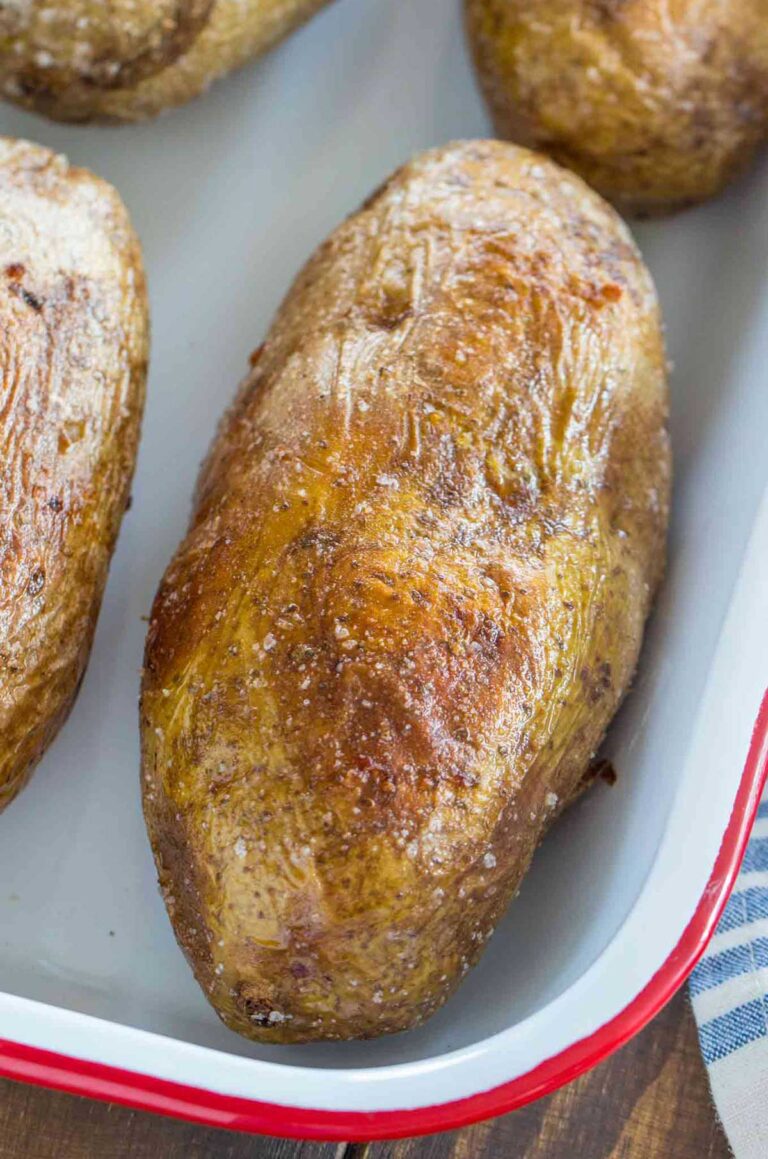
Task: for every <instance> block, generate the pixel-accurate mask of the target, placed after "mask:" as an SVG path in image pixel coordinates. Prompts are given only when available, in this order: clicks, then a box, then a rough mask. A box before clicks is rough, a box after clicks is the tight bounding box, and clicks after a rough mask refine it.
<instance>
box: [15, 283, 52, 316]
mask: <svg viewBox="0 0 768 1159" xmlns="http://www.w3.org/2000/svg"><path fill="white" fill-rule="evenodd" d="M11 293H12V294H15V295H16V297H17V298H21V300H22V302H24V304H25V305H26V306H29V308H30V310H34V311H35V313H36V314H40V313H41V312H42V309H43V306H44V305H45V303H44V302H43V300H42V299H41V298H38V297H37V296H36V295H35V294H33V293H32V292H31V291H30V290H25V289H24V287H23V286H21V285H19V283H18V282H11Z"/></svg>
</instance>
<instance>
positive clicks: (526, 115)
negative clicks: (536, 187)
mask: <svg viewBox="0 0 768 1159" xmlns="http://www.w3.org/2000/svg"><path fill="white" fill-rule="evenodd" d="M465 4H466V14H467V25H468V30H469V37H470V41H471V45H472V49H473V52H474V57H475V62H476V65H477V72H478V76H479V79H480V82H481V86H482V89H483V91H484V93H485V96H486V98H487V100H488V104H489V106H490V109H491V112H492V115H493V120H494V124H495V127H496V131H497V132H498V134H499V135H500V136H502V137H508V138H510V139H511V140H513V141H517V142H519V143H520V144H524V145H531V146H533V147H536V148H540V149H544V150H545V151H546V152H547V153H549V154H551V156H553V157H554V158H555V159H556V160H557V161H560V162H561V163H562V164H563V165H567V166H569V167H570V168H572V169H575V170H576V172H577V173H579V174H581V176H582V177H584V178H585V179H586V180H587V181H588V182H589V184H590V185H592V186H593V187H594V188H595V189H597V190H598V191H599V192H600V193H602V194H603V195H604V196H605V197H607V198H609V199H610V200H611V201H612V202H613V203H614V205H616V206H617V207H618V208H619V209H621V210H622V211H624V212H625V213H628V214H637V215H642V216H649V215H657V214H661V213H666V212H669V211H672V210H677V209H681V208H683V207H685V206H687V205H691V204H693V203H695V202H698V201H702V200H703V199H705V198H707V197H711V196H712V195H713V194H715V193H717V192H718V191H719V190H720V189H722V188H723V186H724V185H725V184H726V183H727V182H728V181H730V180H731V178H732V177H734V176H735V175H736V174H738V173H739V172H740V170H742V169H743V168H744V167H745V166H746V164H747V163H748V162H749V160H750V159H751V157H752V156H753V154H754V152H755V150H756V149H757V147H758V146H759V145H760V144H761V142H763V141H764V140H765V138H766V136H768V5H766V0H536V2H535V3H530V0H465Z"/></svg>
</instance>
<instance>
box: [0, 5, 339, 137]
mask: <svg viewBox="0 0 768 1159" xmlns="http://www.w3.org/2000/svg"><path fill="white" fill-rule="evenodd" d="M325 3H327V0H29V2H27V3H24V4H22V5H12V4H0V93H2V95H3V96H4V97H5V98H6V99H8V100H11V101H13V102H14V103H16V104H19V105H22V106H23V107H24V108H28V109H34V110H36V111H37V112H40V113H45V114H46V115H47V116H49V117H52V118H53V119H54V120H60V121H112V122H115V121H138V120H142V119H143V118H145V117H152V116H155V114H157V113H159V112H161V111H162V110H163V109H167V108H172V107H174V106H176V105H181V104H184V103H185V102H186V101H188V100H191V98H192V97H195V96H197V95H198V94H199V93H201V92H203V91H204V90H205V89H206V88H208V86H209V85H210V84H211V83H212V82H213V81H214V80H216V79H217V78H218V77H220V76H223V75H224V74H225V73H227V72H230V71H231V70H232V69H235V68H239V67H240V66H241V65H243V64H245V63H246V61H249V60H251V59H252V58H253V57H255V56H258V55H259V54H260V53H262V52H264V51H266V49H268V48H271V47H272V45H273V44H275V43H276V42H277V41H278V40H280V39H282V37H284V36H286V35H287V34H288V33H289V32H291V31H292V30H293V29H294V28H296V27H297V25H299V24H301V23H302V22H303V21H304V20H307V19H308V18H309V17H310V16H311V15H312V14H313V13H314V12H316V11H317V10H318V9H319V8H321V7H322V6H323V4H325Z"/></svg>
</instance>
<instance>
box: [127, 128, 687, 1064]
mask: <svg viewBox="0 0 768 1159" xmlns="http://www.w3.org/2000/svg"><path fill="white" fill-rule="evenodd" d="M666 406H667V402H666V377H665V360H664V351H663V347H662V338H661V334H660V327H659V317H658V311H657V304H656V298H655V294H654V290H653V286H652V283H651V280H650V277H649V275H648V273H647V271H646V269H645V267H644V266H643V264H642V262H641V260H640V257H639V255H638V253H637V251H636V249H635V247H634V245H633V243H632V241H631V239H630V236H629V234H628V232H627V230H626V228H625V227H624V226H623V225H622V223H621V222H620V220H619V219H618V217H617V216H616V215H615V214H614V212H613V211H612V210H611V209H610V208H609V207H608V206H607V205H605V204H604V203H603V202H602V201H601V200H600V198H598V197H597V196H596V195H595V194H594V193H592V192H591V191H590V190H588V189H587V187H586V186H585V185H584V184H583V183H582V182H581V181H580V180H579V179H578V178H577V177H575V176H573V175H572V174H569V173H566V172H565V171H563V170H561V169H559V168H558V167H557V166H555V165H554V164H553V163H552V162H550V161H548V160H547V159H545V158H543V157H541V156H538V155H536V154H533V153H530V152H528V151H526V150H522V149H519V148H517V147H515V146H512V145H507V144H503V143H500V142H494V141H484V142H468V143H463V144H456V145H452V146H449V147H446V148H443V149H439V150H436V151H433V152H429V153H426V154H424V155H423V156H422V157H420V158H417V159H416V160H415V161H413V162H412V163H411V164H409V165H407V166H406V167H405V168H404V169H402V170H400V171H399V172H397V173H396V174H395V175H394V176H393V177H392V178H391V180H390V181H389V182H388V183H387V184H386V185H385V186H384V187H383V189H382V190H381V191H380V192H378V193H377V194H376V195H374V197H373V198H372V199H371V200H370V201H369V202H368V203H367V204H366V205H365V206H364V207H363V209H362V210H361V211H360V212H359V213H358V214H357V215H355V216H354V217H352V218H350V219H349V220H348V221H347V222H345V223H344V224H343V225H342V226H341V227H340V228H339V229H338V230H337V231H336V232H335V233H334V234H333V235H332V236H331V237H330V238H329V239H328V240H327V241H326V242H325V243H324V244H323V245H322V246H320V248H319V249H318V250H317V252H316V253H315V254H314V256H313V257H312V258H311V259H310V261H309V262H308V264H307V265H306V266H305V268H304V270H303V271H302V272H301V274H300V275H299V277H298V279H297V281H296V282H295V284H294V286H293V288H292V289H291V291H290V293H289V294H288V297H287V298H286V300H285V302H284V303H283V305H282V308H281V309H280V311H279V313H278V315H277V318H276V320H275V322H274V325H273V326H272V329H271V330H270V333H269V335H268V337H267V340H266V343H265V344H264V346H263V347H262V348H260V350H259V351H257V352H256V353H255V354H254V356H253V359H252V370H251V373H250V374H249V376H248V377H247V378H246V380H245V382H244V383H243V385H242V387H241V390H240V393H239V396H238V398H237V400H236V402H235V404H234V406H233V408H232V409H231V411H230V412H229V414H228V415H227V416H226V417H225V419H224V421H223V424H222V426H221V428H220V430H219V433H218V436H217V438H216V440H215V442H214V444H213V447H212V449H211V452H210V456H209V458H208V461H207V463H206V465H205V466H204V468H203V471H202V474H201V478H200V482H199V489H198V494H197V506H196V510H195V514H194V518H193V521H192V525H191V528H190V531H189V534H188V535H187V538H186V539H185V540H184V542H183V543H182V545H181V547H180V549H179V551H178V553H177V555H176V557H175V559H174V560H173V562H172V563H171V565H170V567H169V569H168V571H167V573H166V575H165V578H164V580H163V582H162V585H161V588H160V591H159V593H158V595H157V599H156V602H155V605H154V609H153V612H152V618H151V625H150V630H149V636H148V640H147V648H146V658H145V674H144V685H143V694H142V735H143V784H144V808H145V815H146V820H147V824H148V828H149V833H150V837H151V841H152V845H153V848H154V851H155V856H156V860H157V866H158V870H159V876H160V882H161V887H162V890H163V893H164V896H165V900H166V903H167V905H168V909H169V912H170V915H171V918H172V921H173V924H174V928H175V931H176V935H177V937H178V939H179V942H180V943H181V945H182V947H183V948H184V950H185V951H186V953H187V956H188V958H189V960H190V962H191V964H192V967H193V969H194V970H195V973H196V975H197V977H198V979H199V981H200V983H201V985H202V986H203V988H204V990H205V991H206V993H207V994H208V997H209V998H210V1000H211V1002H212V1003H213V1005H214V1006H215V1008H216V1009H217V1011H218V1012H219V1014H220V1015H221V1017H222V1018H223V1019H224V1021H225V1022H226V1023H227V1024H228V1025H229V1026H231V1027H232V1028H233V1029H235V1030H238V1031H240V1032H241V1033H243V1034H245V1035H248V1036H250V1037H253V1038H257V1039H263V1040H265V1041H269V1042H290V1041H296V1040H303V1039H322V1038H324V1039H333V1038H354V1037H369V1036H374V1035H378V1034H383V1033H386V1032H390V1031H397V1030H402V1029H405V1028H406V1027H410V1026H414V1025H415V1024H417V1023H419V1022H421V1021H422V1020H423V1019H425V1018H426V1017H427V1016H428V1015H430V1014H431V1013H432V1012H433V1011H434V1010H435V1009H437V1007H439V1006H440V1005H441V1004H442V1003H443V1002H444V1001H445V999H446V998H447V997H448V995H449V994H450V993H451V992H452V991H453V990H454V988H455V987H456V986H457V984H458V983H459V981H460V979H461V977H462V975H463V974H464V973H465V972H466V970H467V969H468V968H469V967H470V965H471V964H472V963H473V962H474V961H475V960H476V958H477V957H478V956H479V954H480V952H481V949H482V947H483V943H484V942H485V941H486V939H487V938H488V936H489V935H490V933H491V931H492V930H493V928H494V925H495V923H496V921H497V920H498V918H499V916H500V915H501V914H502V913H503V911H504V909H505V908H506V906H507V904H508V902H509V900H510V898H511V897H512V896H513V894H514V893H515V891H516V890H517V887H518V885H519V882H520V879H521V877H522V876H523V874H524V872H525V870H526V868H527V866H528V863H529V861H530V858H531V856H532V854H533V851H534V849H535V847H536V845H537V843H538V842H539V840H540V838H541V836H542V834H543V832H544V830H545V828H546V827H547V825H548V824H549V822H550V821H551V820H552V818H553V817H554V816H555V815H556V813H557V812H558V811H559V810H560V809H561V808H562V807H563V806H564V805H565V804H567V803H568V802H569V801H570V800H571V799H572V798H573V797H574V796H575V795H576V794H577V793H578V792H579V790H580V788H581V786H582V784H583V780H584V776H585V772H586V770H587V768H588V765H589V762H590V758H591V756H592V754H593V753H594V751H595V749H596V748H597V746H598V745H599V743H600V740H601V738H602V736H603V733H604V731H605V728H606V726H607V724H608V722H609V721H610V719H611V717H612V715H613V713H614V711H615V709H616V707H617V705H618V703H619V701H620V700H621V698H622V696H623V694H624V692H625V690H626V688H627V685H628V683H629V680H630V678H631V675H632V672H633V670H634V667H635V663H636V660H637V655H638V650H639V647H640V641H641V636H642V632H643V625H644V621H645V618H646V615H647V613H648V609H649V606H650V601H651V597H652V593H653V589H654V587H655V585H656V583H657V580H658V579H659V574H660V571H661V568H662V561H663V556H664V542H665V526H666V520H667V504H668V485H669V470H670V467H669V447H668V440H667V433H666V428H665V419H666Z"/></svg>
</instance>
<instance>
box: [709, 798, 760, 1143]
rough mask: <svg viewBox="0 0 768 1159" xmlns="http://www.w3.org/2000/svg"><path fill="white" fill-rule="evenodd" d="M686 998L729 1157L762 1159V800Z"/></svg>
mask: <svg viewBox="0 0 768 1159" xmlns="http://www.w3.org/2000/svg"><path fill="white" fill-rule="evenodd" d="M690 991H691V1000H692V1002H693V1012H694V1014H695V1016H696V1022H697V1024H698V1028H699V1042H700V1043H701V1052H702V1054H703V1055H704V1061H705V1063H706V1064H707V1070H708V1071H709V1081H710V1084H711V1087H712V1094H713V1096H714V1100H715V1105H716V1106H717V1110H718V1113H719V1115H720V1118H721V1120H722V1123H723V1126H724V1128H725V1133H726V1135H727V1136H728V1141H729V1143H730V1144H731V1147H732V1149H733V1152H734V1155H735V1156H736V1159H768V792H766V794H765V795H764V797H763V800H762V803H761V805H760V807H759V809H758V814H757V820H756V822H755V827H754V830H753V831H752V836H751V838H750V842H749V845H748V846H747V852H746V855H745V857H744V862H743V864H742V867H741V872H740V873H739V876H738V879H737V881H736V886H735V888H734V891H733V893H732V894H731V896H730V898H729V900H728V904H727V906H726V907H725V911H724V913H723V916H722V918H721V919H720V924H719V926H718V927H717V932H716V934H715V936H714V937H713V938H712V941H711V942H710V943H709V946H708V947H707V951H706V953H705V955H704V957H703V958H702V959H701V961H700V962H699V964H698V966H697V967H696V969H695V970H694V971H693V974H692V975H691V980H690Z"/></svg>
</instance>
